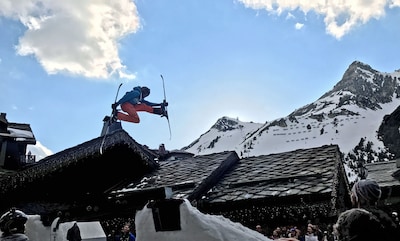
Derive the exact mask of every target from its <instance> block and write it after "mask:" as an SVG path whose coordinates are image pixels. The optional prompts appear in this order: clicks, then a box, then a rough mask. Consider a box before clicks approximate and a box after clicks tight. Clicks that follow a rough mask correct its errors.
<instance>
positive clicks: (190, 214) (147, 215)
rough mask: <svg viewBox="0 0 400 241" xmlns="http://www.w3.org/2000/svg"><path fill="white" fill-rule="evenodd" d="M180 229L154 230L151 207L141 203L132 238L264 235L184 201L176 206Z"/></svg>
mask: <svg viewBox="0 0 400 241" xmlns="http://www.w3.org/2000/svg"><path fill="white" fill-rule="evenodd" d="M179 210H180V219H181V230H177V231H158V232H156V229H155V225H154V221H153V214H152V209H151V208H147V206H145V207H144V208H143V209H142V210H140V211H138V212H137V213H136V219H135V225H136V238H137V240H140V241H176V240H191V241H205V240H207V241H228V240H229V241H234V240H238V241H239V240H240V241H243V240H246V241H259V240H263V241H265V240H270V239H268V238H267V237H265V236H264V235H262V234H260V233H258V232H256V231H254V230H251V229H249V228H247V227H244V226H243V225H241V224H240V223H235V222H232V221H231V220H229V219H227V218H224V217H223V216H217V215H208V214H203V213H201V212H200V211H199V210H197V209H196V208H194V207H193V206H192V205H191V204H190V203H189V201H188V200H184V202H183V203H182V204H181V205H180V207H179Z"/></svg>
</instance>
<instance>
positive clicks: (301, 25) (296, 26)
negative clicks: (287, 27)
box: [294, 23, 304, 29]
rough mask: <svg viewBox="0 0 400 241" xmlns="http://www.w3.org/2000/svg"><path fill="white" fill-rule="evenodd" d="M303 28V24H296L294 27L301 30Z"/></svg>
mask: <svg viewBox="0 0 400 241" xmlns="http://www.w3.org/2000/svg"><path fill="white" fill-rule="evenodd" d="M303 26H304V24H302V23H296V24H295V25H294V27H295V28H296V29H301V28H303Z"/></svg>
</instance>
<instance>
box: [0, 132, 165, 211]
mask: <svg viewBox="0 0 400 241" xmlns="http://www.w3.org/2000/svg"><path fill="white" fill-rule="evenodd" d="M103 140H104V144H103V150H102V152H101V153H100V147H101V145H102V142H103ZM156 158H157V155H156V154H155V153H153V152H152V151H150V150H148V149H146V148H144V147H143V146H142V145H140V144H138V143H137V142H136V141H135V140H133V139H132V138H131V137H130V136H129V135H128V133H126V132H125V131H124V130H119V131H115V132H113V133H111V134H108V135H107V136H106V138H105V139H103V137H97V138H95V139H92V140H90V141H87V142H85V143H82V144H80V145H77V146H75V147H72V148H69V149H66V150H64V151H61V152H58V153H56V154H54V155H51V156H48V157H46V158H44V159H42V160H40V161H39V162H37V163H35V164H34V165H32V166H30V167H27V168H25V169H24V170H21V171H18V172H0V187H1V188H0V203H1V204H3V205H5V206H7V205H8V204H9V205H13V204H15V202H16V201H19V202H21V200H22V201H26V202H36V201H38V200H40V201H43V199H46V202H49V203H50V202H59V201H65V200H66V199H68V200H70V201H72V202H73V201H79V198H82V196H84V195H87V193H90V194H94V195H102V194H104V192H106V191H107V190H108V189H109V188H112V187H113V186H114V185H116V184H120V183H122V182H125V181H129V180H131V179H135V178H140V177H141V176H143V175H144V174H145V173H147V172H150V171H151V170H153V169H155V168H157V167H158V164H157V163H156V161H155V159H156ZM28 190H29V193H30V194H29V195H27V191H28ZM74 199H76V200H74Z"/></svg>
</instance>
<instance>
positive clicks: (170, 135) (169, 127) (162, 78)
mask: <svg viewBox="0 0 400 241" xmlns="http://www.w3.org/2000/svg"><path fill="white" fill-rule="evenodd" d="M160 76H161V80H162V84H163V91H164V100H163V103H164V104H165V103H167V95H166V94H165V83H164V77H163V75H162V74H161V75H160ZM164 109H165V111H167V106H164ZM165 117H166V118H167V122H168V129H169V139H170V140H171V137H172V132H171V124H170V123H169V116H168V111H167V115H166V116H165Z"/></svg>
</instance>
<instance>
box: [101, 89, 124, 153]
mask: <svg viewBox="0 0 400 241" xmlns="http://www.w3.org/2000/svg"><path fill="white" fill-rule="evenodd" d="M121 86H122V83H121V84H119V86H118V89H117V94H116V95H115V100H114V104H115V103H117V98H118V93H119V89H121ZM114 112H115V110H114V109H113V110H112V111H111V116H110V119H108V124H107V128H106V131H105V133H104V136H103V140H102V141H101V145H100V155H103V146H104V142H105V141H106V137H107V134H108V130H109V128H110V125H111V124H112V122H113V118H114V115H115V114H116V113H114Z"/></svg>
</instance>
